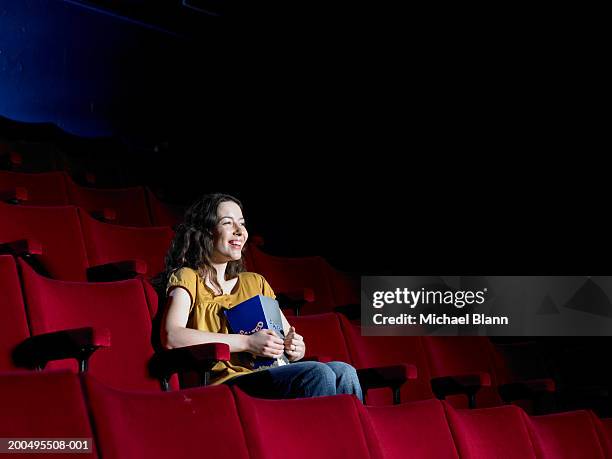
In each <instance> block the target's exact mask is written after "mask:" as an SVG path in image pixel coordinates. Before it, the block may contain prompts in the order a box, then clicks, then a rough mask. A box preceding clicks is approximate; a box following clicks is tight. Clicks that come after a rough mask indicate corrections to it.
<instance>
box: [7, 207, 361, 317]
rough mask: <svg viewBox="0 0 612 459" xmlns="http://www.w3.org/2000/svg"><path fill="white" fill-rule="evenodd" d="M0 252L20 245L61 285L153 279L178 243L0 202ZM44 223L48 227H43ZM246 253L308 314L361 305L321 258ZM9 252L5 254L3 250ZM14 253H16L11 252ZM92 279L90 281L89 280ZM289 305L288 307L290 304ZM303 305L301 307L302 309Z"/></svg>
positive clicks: (249, 262) (158, 234)
mask: <svg viewBox="0 0 612 459" xmlns="http://www.w3.org/2000/svg"><path fill="white" fill-rule="evenodd" d="M0 221H2V225H0V250H2V245H3V244H4V245H5V246H6V244H9V243H13V242H15V241H22V242H24V243H25V246H24V244H22V245H21V246H20V247H19V250H20V251H21V252H24V253H27V254H29V255H30V258H31V259H33V260H35V261H36V262H37V264H38V266H39V267H40V268H41V271H42V272H44V273H46V274H47V275H49V276H50V277H53V278H55V279H61V280H76V281H84V280H86V279H88V277H89V278H93V274H95V273H96V272H99V271H100V269H99V267H100V266H101V265H109V264H114V265H118V264H121V263H123V264H125V263H126V262H128V261H130V263H131V264H130V266H133V269H131V270H132V271H135V272H137V273H138V274H146V276H147V277H149V278H150V277H153V276H155V275H156V274H157V273H159V272H161V271H162V270H163V269H164V258H165V255H166V253H167V251H168V248H169V246H170V242H171V241H172V238H173V237H174V232H173V230H172V229H171V228H170V227H168V226H160V227H154V226H150V227H130V226H123V225H113V224H108V223H105V222H101V221H98V220H97V219H95V218H93V217H92V216H91V215H90V213H89V212H87V211H84V210H83V209H82V208H80V207H75V206H22V205H12V204H6V203H2V202H0ZM41 222H44V225H41ZM253 239H254V244H249V246H248V248H247V250H246V253H245V263H246V266H247V268H248V269H249V270H251V271H254V272H258V273H260V274H262V275H263V276H264V277H265V278H266V279H267V280H268V282H269V283H270V284H271V285H272V286H273V288H274V289H275V291H276V292H278V293H279V294H281V295H282V294H283V293H284V292H286V293H287V295H289V296H290V297H291V298H293V299H294V300H295V301H293V304H294V305H295V307H296V308H297V307H299V306H300V305H303V306H302V307H301V311H303V312H304V313H306V314H313V313H317V312H323V311H331V310H334V308H337V307H340V306H345V305H349V304H352V305H353V309H355V310H357V311H358V310H359V307H358V305H357V303H359V297H358V291H359V288H358V284H357V282H356V281H355V280H353V279H351V278H350V277H348V276H347V275H345V274H343V273H340V272H338V271H336V270H335V269H334V268H333V267H332V266H331V265H329V263H327V262H326V261H325V260H324V259H323V258H321V257H303V258H285V257H276V256H272V255H268V254H266V253H265V252H263V251H262V250H260V249H259V248H258V247H256V244H257V243H260V242H261V241H258V238H253ZM5 252H7V250H5ZM12 252H13V253H14V252H15V249H13V251H12ZM88 273H89V276H88ZM287 301H290V299H289V298H288V299H287ZM300 301H301V303H300Z"/></svg>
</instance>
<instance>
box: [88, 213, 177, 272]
mask: <svg viewBox="0 0 612 459" xmlns="http://www.w3.org/2000/svg"><path fill="white" fill-rule="evenodd" d="M79 217H80V221H81V227H82V229H83V238H84V241H85V247H86V249H87V257H88V260H89V264H90V266H95V265H105V264H108V263H115V262H123V261H126V260H140V261H143V262H145V263H146V276H147V277H152V276H155V275H156V274H158V273H159V272H161V271H163V270H164V259H165V256H166V253H167V252H168V249H169V248H170V243H171V242H172V238H173V237H174V232H173V231H172V230H171V229H170V228H168V227H147V228H136V227H130V226H120V225H110V224H108V223H103V222H100V221H98V220H96V219H95V218H93V217H91V216H90V215H89V214H88V213H87V212H84V211H83V210H82V209H79Z"/></svg>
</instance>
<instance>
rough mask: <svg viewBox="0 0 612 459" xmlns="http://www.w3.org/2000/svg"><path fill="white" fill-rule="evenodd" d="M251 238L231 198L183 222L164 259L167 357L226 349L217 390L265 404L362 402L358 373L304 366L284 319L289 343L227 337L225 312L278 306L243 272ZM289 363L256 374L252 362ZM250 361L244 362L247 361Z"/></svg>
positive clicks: (216, 373)
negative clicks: (330, 399) (191, 349)
mask: <svg viewBox="0 0 612 459" xmlns="http://www.w3.org/2000/svg"><path fill="white" fill-rule="evenodd" d="M247 239H248V232H247V229H246V226H245V220H244V216H243V214H242V205H241V203H240V201H238V200H237V199H236V198H234V197H232V196H229V195H225V194H211V195H207V196H204V197H203V198H202V199H201V200H199V201H197V202H196V203H194V204H193V205H192V206H191V207H190V208H189V209H188V210H187V212H186V214H185V221H184V223H183V224H181V225H180V226H179V228H178V230H177V233H176V236H175V238H174V241H173V242H172V246H171V248H170V251H169V253H168V255H167V257H166V271H165V280H166V285H167V288H166V292H167V296H168V304H167V307H166V311H165V314H164V317H163V320H162V328H161V332H162V337H161V338H162V344H163V346H164V347H166V348H167V349H171V348H176V347H182V346H190V345H194V344H200V343H212V342H216V343H226V344H227V345H229V347H230V352H231V359H230V361H229V362H218V363H217V364H216V365H215V367H214V368H213V371H212V377H211V384H221V383H225V384H230V385H233V384H235V385H237V386H239V387H240V388H241V389H242V390H244V391H245V392H247V393H249V394H251V395H253V396H257V397H263V398H296V397H313V396H321V395H334V394H338V393H348V394H355V395H356V396H357V397H358V398H359V399H360V400H362V399H363V396H362V391H361V387H360V385H359V380H358V379H357V374H356V372H355V369H354V368H353V367H352V366H350V365H348V364H346V363H344V362H330V363H319V362H299V360H300V359H302V358H303V357H304V353H305V351H306V344H305V343H304V339H303V337H302V336H300V335H299V334H298V333H297V332H296V330H295V328H294V327H292V326H291V325H290V324H289V322H288V321H287V319H286V318H285V316H284V315H283V314H282V312H281V315H282V320H283V328H284V332H285V339H284V341H283V340H282V339H281V338H279V337H278V336H277V335H276V334H275V333H274V332H273V331H271V330H261V331H259V332H257V333H254V334H252V335H239V334H232V333H229V330H228V327H227V323H226V321H225V316H224V315H223V310H224V309H228V308H231V307H233V306H235V305H237V304H240V303H241V302H243V301H245V300H247V299H249V298H252V297H253V296H255V295H259V294H262V295H264V296H269V297H272V298H275V296H274V291H273V290H272V288H271V287H270V285H269V284H268V283H267V282H266V280H265V279H264V278H263V276H261V275H259V274H255V273H250V272H245V269H244V266H243V263H242V253H243V250H244V248H245V244H246V241H247ZM283 353H285V355H286V356H287V358H288V360H289V361H290V362H291V364H289V365H284V366H278V367H275V368H270V369H266V370H260V371H252V370H251V369H250V368H248V366H249V365H245V361H246V362H248V361H249V360H252V359H253V358H254V356H261V357H268V358H278V357H280V356H282V355H283ZM245 359H246V360H245Z"/></svg>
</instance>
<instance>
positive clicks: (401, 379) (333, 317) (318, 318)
mask: <svg viewBox="0 0 612 459" xmlns="http://www.w3.org/2000/svg"><path fill="white" fill-rule="evenodd" d="M339 319H342V320H346V319H345V318H344V316H342V315H341V314H336V313H325V314H311V315H307V316H290V317H288V319H287V320H288V321H289V323H290V324H291V325H293V326H294V327H295V329H296V332H297V333H298V334H299V335H302V336H303V337H304V342H305V343H306V355H305V357H306V358H316V360H319V361H322V362H330V361H341V362H347V363H351V364H354V362H353V360H352V359H351V352H350V351H349V348H348V347H347V344H346V343H347V342H346V339H345V336H344V334H343V332H342V327H341V326H340V320H339ZM372 362H373V364H372V365H363V366H357V365H355V366H356V368H357V375H358V376H359V380H360V382H361V387H362V389H363V391H364V393H365V394H366V401H367V402H368V403H371V401H370V398H371V394H376V393H380V392H383V393H384V394H387V395H388V397H387V398H386V399H385V401H386V402H387V403H393V397H392V394H393V388H395V390H396V392H397V390H398V388H404V387H406V388H407V389H406V392H408V391H409V390H410V388H411V387H412V384H413V383H414V380H415V379H418V378H417V376H418V375H417V369H416V367H415V366H414V364H413V363H412V362H407V361H405V360H399V359H398V360H397V361H394V360H393V359H389V360H387V362H389V363H385V364H383V363H381V362H380V361H378V362H377V361H375V360H373V361H372ZM408 380H410V381H408ZM408 386H410V387H408ZM385 391H386V392H385ZM400 391H401V389H400ZM399 395H400V394H399V393H397V394H396V396H399ZM395 401H396V402H397V403H399V402H400V401H404V399H403V398H401V396H400V400H395Z"/></svg>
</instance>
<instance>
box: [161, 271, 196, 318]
mask: <svg viewBox="0 0 612 459" xmlns="http://www.w3.org/2000/svg"><path fill="white" fill-rule="evenodd" d="M177 287H182V288H184V289H185V290H187V292H188V293H189V296H190V297H191V304H190V309H191V308H193V302H194V300H195V298H196V295H197V288H198V275H197V273H196V272H195V271H194V270H193V269H190V268H181V269H179V270H177V271H175V272H173V273H172V274H171V275H170V278H169V279H168V285H167V286H166V295H168V294H170V292H171V291H172V290H174V289H175V288H177Z"/></svg>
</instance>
